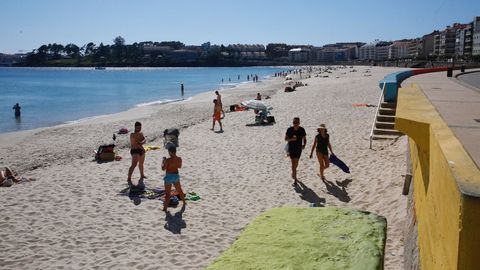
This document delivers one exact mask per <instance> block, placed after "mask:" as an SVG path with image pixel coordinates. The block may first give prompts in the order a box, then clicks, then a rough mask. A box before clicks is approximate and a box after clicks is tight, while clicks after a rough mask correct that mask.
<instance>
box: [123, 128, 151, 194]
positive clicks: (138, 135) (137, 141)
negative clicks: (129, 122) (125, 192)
mask: <svg viewBox="0 0 480 270" xmlns="http://www.w3.org/2000/svg"><path fill="white" fill-rule="evenodd" d="M145 142H146V140H145V136H143V133H142V124H141V123H140V122H135V132H133V133H132V134H130V154H131V155H132V165H130V168H129V169H128V178H127V184H128V185H129V186H131V185H132V174H133V170H135V167H137V164H138V168H139V169H140V180H143V179H144V178H147V177H145V174H144V172H143V163H144V162H145V149H144V148H143V144H144V143H145Z"/></svg>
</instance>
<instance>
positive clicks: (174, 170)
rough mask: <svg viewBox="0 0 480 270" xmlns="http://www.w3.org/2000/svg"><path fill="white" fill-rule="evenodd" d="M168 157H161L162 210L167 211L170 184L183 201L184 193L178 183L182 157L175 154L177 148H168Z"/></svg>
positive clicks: (170, 191) (170, 190)
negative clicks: (163, 194)
mask: <svg viewBox="0 0 480 270" xmlns="http://www.w3.org/2000/svg"><path fill="white" fill-rule="evenodd" d="M168 154H169V156H170V157H169V158H166V157H163V162H162V170H163V171H165V177H164V178H163V184H164V186H165V201H164V202H163V211H165V212H166V211H167V208H168V204H169V203H170V197H171V193H172V184H173V185H174V186H175V190H176V191H177V192H178V196H180V199H181V200H182V202H183V205H185V204H186V202H185V194H184V193H183V190H182V185H181V184H180V174H179V173H178V169H180V168H182V158H181V157H179V156H177V148H176V147H170V148H168Z"/></svg>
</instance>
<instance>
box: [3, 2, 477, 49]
mask: <svg viewBox="0 0 480 270" xmlns="http://www.w3.org/2000/svg"><path fill="white" fill-rule="evenodd" d="M474 16H480V1H478V0H477V1H461V0H460V1H453V0H450V1H447V0H438V1H433V0H425V1H423V0H422V1H420V0H416V1H414V0H404V1H388V0H384V1H380V0H364V1H354V0H343V1H342V0H337V1H321V0H310V1H309V0H295V1H294V0H289V1H286V0H243V1H233V0H223V1H220V0H218V1H213V0H183V1H171V0H170V1H163V0H156V1H155V0H129V1H127V0H81V1H78V0H77V1H71V0H62V1H60V0H0V52H4V53H14V52H17V51H19V50H25V51H31V50H32V49H36V48H38V47H39V46H40V45H42V44H48V43H61V44H64V45H65V44H68V43H74V44H77V45H79V46H82V45H84V44H86V43H88V42H90V41H92V42H94V43H96V44H97V45H98V44H100V42H103V43H104V44H112V43H113V39H114V38H115V37H116V36H118V35H120V36H122V37H123V38H125V41H126V43H127V44H130V43H133V42H140V41H150V40H151V41H166V40H178V41H182V42H183V43H185V44H187V45H200V44H201V43H203V42H206V41H210V42H212V43H213V44H225V45H226V44H235V43H248V44H265V45H266V44H267V43H273V42H282V43H287V44H310V45H315V46H321V45H324V44H327V43H334V42H345V41H363V42H369V41H372V40H375V39H381V40H395V39H402V38H414V37H419V36H422V35H424V34H427V33H430V32H431V31H433V30H435V29H443V28H444V27H445V26H446V25H450V24H452V23H454V22H460V23H466V22H470V21H472V19H473V17H474Z"/></svg>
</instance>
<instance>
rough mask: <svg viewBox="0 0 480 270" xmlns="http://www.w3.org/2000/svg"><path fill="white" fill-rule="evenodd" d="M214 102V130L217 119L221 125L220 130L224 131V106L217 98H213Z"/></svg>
mask: <svg viewBox="0 0 480 270" xmlns="http://www.w3.org/2000/svg"><path fill="white" fill-rule="evenodd" d="M213 104H214V105H213V122H212V130H215V121H217V122H218V124H219V125H220V132H223V127H222V121H221V120H220V119H221V118H222V106H221V105H220V103H219V102H218V100H216V99H214V100H213Z"/></svg>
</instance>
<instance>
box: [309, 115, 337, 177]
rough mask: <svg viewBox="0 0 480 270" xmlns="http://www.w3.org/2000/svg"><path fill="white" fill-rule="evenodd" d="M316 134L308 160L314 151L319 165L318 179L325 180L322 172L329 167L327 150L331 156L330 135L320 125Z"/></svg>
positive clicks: (323, 126)
mask: <svg viewBox="0 0 480 270" xmlns="http://www.w3.org/2000/svg"><path fill="white" fill-rule="evenodd" d="M317 130H318V134H317V135H316V136H315V141H314V142H313V146H312V151H311V152H310V158H312V156H313V150H315V149H316V154H317V159H318V163H320V174H319V176H320V178H322V180H324V181H325V180H326V179H325V176H324V174H323V173H324V171H325V169H327V168H328V167H329V166H330V161H329V160H328V149H330V152H331V153H332V154H333V150H332V145H331V144H330V135H329V134H328V132H327V128H326V127H325V124H321V125H320V127H319V128H318V129H317Z"/></svg>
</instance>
